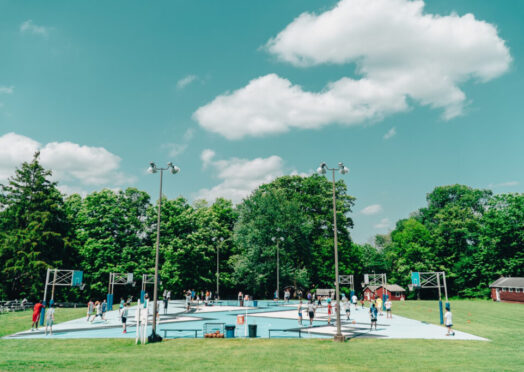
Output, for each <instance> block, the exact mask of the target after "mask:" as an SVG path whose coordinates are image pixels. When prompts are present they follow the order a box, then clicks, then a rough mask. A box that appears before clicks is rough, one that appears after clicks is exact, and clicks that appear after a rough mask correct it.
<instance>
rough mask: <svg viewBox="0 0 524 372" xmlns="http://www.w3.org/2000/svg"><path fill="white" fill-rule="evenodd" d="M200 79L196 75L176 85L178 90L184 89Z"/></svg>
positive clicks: (187, 77)
mask: <svg viewBox="0 0 524 372" xmlns="http://www.w3.org/2000/svg"><path fill="white" fill-rule="evenodd" d="M196 79H198V77H197V76H196V75H187V76H186V77H183V78H182V79H180V80H179V81H177V83H176V87H177V89H184V88H185V87H186V86H188V85H189V84H191V83H192V82H194V81H195V80H196Z"/></svg>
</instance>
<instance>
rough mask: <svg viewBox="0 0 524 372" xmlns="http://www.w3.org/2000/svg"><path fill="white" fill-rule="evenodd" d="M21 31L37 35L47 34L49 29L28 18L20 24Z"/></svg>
mask: <svg viewBox="0 0 524 372" xmlns="http://www.w3.org/2000/svg"><path fill="white" fill-rule="evenodd" d="M20 32H29V33H32V34H35V35H41V36H45V37H46V36H47V35H48V33H49V29H48V28H47V27H44V26H38V25H36V24H34V23H33V20H31V19H28V20H27V21H25V22H23V23H22V24H21V25H20Z"/></svg>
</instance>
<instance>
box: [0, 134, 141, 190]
mask: <svg viewBox="0 0 524 372" xmlns="http://www.w3.org/2000/svg"><path fill="white" fill-rule="evenodd" d="M38 150H39V151H40V162H41V164H42V166H43V167H44V168H47V169H50V170H51V171H52V172H53V178H54V179H56V180H58V181H60V182H61V183H62V182H71V181H72V182H77V183H80V184H82V185H102V184H111V185H114V184H116V185H119V184H122V183H125V182H131V181H132V179H131V178H129V177H126V176H125V175H124V174H123V173H122V172H121V171H120V170H119V168H120V161H121V159H120V157H118V156H117V155H115V154H112V153H111V152H109V151H107V150H106V149H105V148H103V147H90V146H81V145H78V144H76V143H71V142H51V143H48V144H46V145H45V146H42V145H41V144H40V143H38V142H37V141H35V140H33V139H31V138H29V137H25V136H21V135H19V134H16V133H7V134H4V135H3V136H0V182H5V181H6V180H7V178H8V177H10V176H12V175H13V173H14V170H15V168H17V167H20V165H21V163H22V162H24V161H31V159H32V157H33V155H34V153H35V152H36V151H38ZM61 187H62V188H63V189H64V190H66V189H68V188H69V189H73V188H74V187H76V186H70V185H68V184H63V185H61Z"/></svg>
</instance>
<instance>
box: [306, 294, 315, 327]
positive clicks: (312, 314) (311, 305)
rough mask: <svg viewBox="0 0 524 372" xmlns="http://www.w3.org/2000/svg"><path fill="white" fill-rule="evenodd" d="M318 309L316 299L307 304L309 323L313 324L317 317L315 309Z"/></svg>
mask: <svg viewBox="0 0 524 372" xmlns="http://www.w3.org/2000/svg"><path fill="white" fill-rule="evenodd" d="M316 310H317V307H316V306H315V301H313V300H311V301H309V303H308V304H307V312H308V315H309V325H310V326H312V325H313V319H314V318H315V311H316Z"/></svg>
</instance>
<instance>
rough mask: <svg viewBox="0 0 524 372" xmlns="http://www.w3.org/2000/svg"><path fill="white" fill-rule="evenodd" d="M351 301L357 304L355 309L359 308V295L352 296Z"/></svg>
mask: <svg viewBox="0 0 524 372" xmlns="http://www.w3.org/2000/svg"><path fill="white" fill-rule="evenodd" d="M351 302H352V303H353V305H355V310H357V302H358V297H357V295H355V294H354V295H353V297H351Z"/></svg>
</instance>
